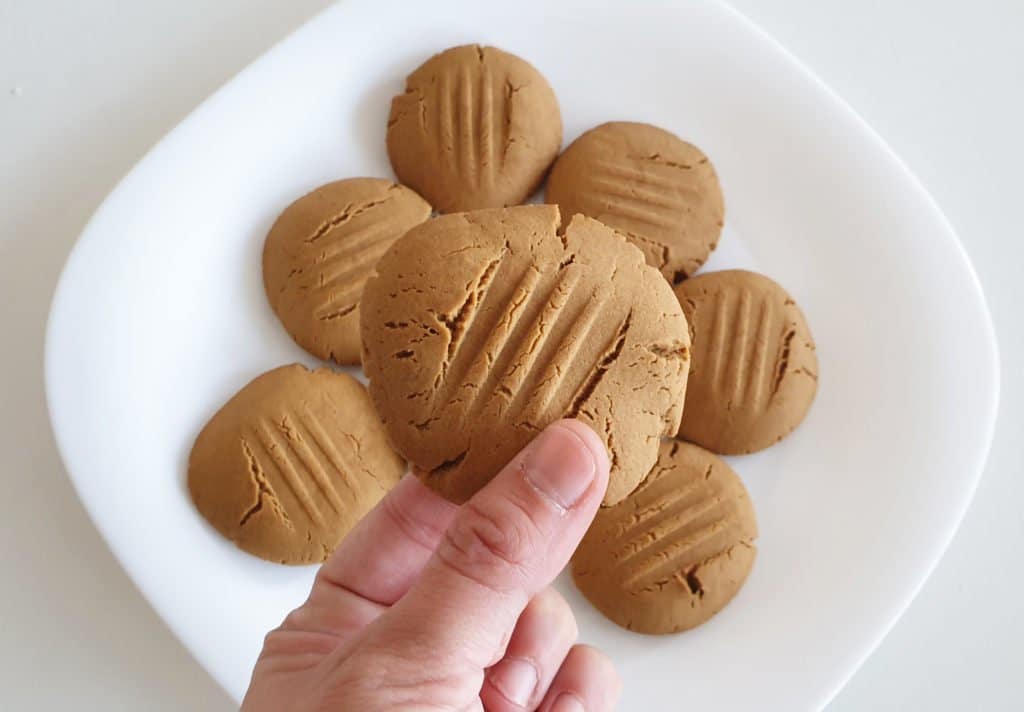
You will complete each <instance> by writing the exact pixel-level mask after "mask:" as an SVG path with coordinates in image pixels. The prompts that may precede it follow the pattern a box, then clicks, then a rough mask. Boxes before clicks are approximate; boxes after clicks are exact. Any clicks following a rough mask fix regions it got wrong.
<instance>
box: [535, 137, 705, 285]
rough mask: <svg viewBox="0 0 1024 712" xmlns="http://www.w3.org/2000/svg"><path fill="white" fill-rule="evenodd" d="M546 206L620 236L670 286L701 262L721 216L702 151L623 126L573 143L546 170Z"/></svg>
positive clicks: (674, 138) (695, 269)
mask: <svg viewBox="0 0 1024 712" xmlns="http://www.w3.org/2000/svg"><path fill="white" fill-rule="evenodd" d="M546 200H547V202H549V203H556V204H557V205H559V206H560V207H561V209H562V212H563V213H564V214H566V215H572V214H573V213H583V214H584V215H589V216H590V217H592V218H595V219H596V220H600V221H601V222H603V223H604V224H605V225H609V226H611V227H613V228H615V229H616V230H618V231H620V232H622V233H625V235H626V236H627V237H628V238H629V240H630V241H631V242H632V243H633V244H634V245H636V246H637V247H639V248H640V249H641V250H642V251H643V253H644V257H646V258H647V264H649V265H651V266H653V267H657V268H658V269H659V270H661V273H662V274H663V275H665V278H666V279H668V280H669V281H670V282H672V283H674V284H675V283H678V282H681V281H682V280H684V279H686V278H687V277H689V276H690V275H691V274H693V273H694V272H696V271H697V269H698V268H699V267H700V266H701V265H702V264H704V261H705V260H707V258H708V255H710V254H711V251H712V250H714V249H715V246H716V245H717V244H718V238H719V236H720V235H721V233H722V224H723V221H724V215H725V208H724V206H723V203H722V189H721V187H720V186H719V184H718V176H717V175H715V169H714V167H713V166H712V165H711V162H710V161H709V160H708V159H707V156H705V155H704V154H703V153H701V151H700V149H698V148H697V147H696V146H693V145H692V144H689V143H686V142H685V141H683V140H681V139H679V138H678V137H677V136H676V135H675V134H671V133H669V132H668V131H665V130H664V129H659V128H657V127H656V126H651V125H650V124H638V123H629V122H625V121H615V122H611V123H607V124H601V125H600V126H598V127H596V128H593V129H591V130H590V131H587V132H586V133H585V134H583V135H582V136H580V137H579V138H578V139H576V140H575V141H573V143H572V145H571V146H569V148H567V149H565V152H564V153H563V154H562V155H561V156H559V157H558V160H557V161H556V162H555V165H554V167H553V168H552V169H551V177H550V178H549V180H548V186H547V193H546Z"/></svg>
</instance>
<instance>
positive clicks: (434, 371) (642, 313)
mask: <svg viewBox="0 0 1024 712" xmlns="http://www.w3.org/2000/svg"><path fill="white" fill-rule="evenodd" d="M559 226H560V218H559V213H558V208H557V207H555V206H552V205H536V206H522V207H517V208H508V209H503V210H502V209H499V210H483V211H478V212H472V213H459V214H456V215H448V216H443V217H440V218H436V219H434V220H431V221H429V222H427V223H424V224H423V225H419V226H418V227H415V228H413V229H412V230H410V231H409V232H408V233H407V234H406V235H405V237H403V238H402V239H401V240H399V241H398V242H396V243H395V245H394V246H393V247H392V248H391V250H389V251H388V253H387V254H386V255H385V256H384V257H383V258H382V259H381V261H380V262H379V263H378V265H377V276H375V277H373V278H371V279H370V281H369V282H367V284H366V290H365V292H364V293H363V317H362V335H363V347H364V349H365V351H364V353H363V367H364V369H365V371H366V374H367V376H368V377H369V379H370V394H371V395H372V396H373V398H374V401H375V402H376V404H377V409H378V411H379V412H380V413H381V415H382V417H383V418H384V421H385V423H386V424H387V427H388V434H389V435H390V437H391V442H392V443H393V444H394V445H395V447H396V448H397V449H398V451H399V452H400V453H402V455H404V456H405V457H406V458H407V459H408V460H409V461H410V462H411V464H412V465H413V470H414V471H415V472H417V474H419V475H420V477H422V478H423V479H424V481H425V482H426V483H427V484H428V485H429V486H430V487H432V488H433V489H434V490H436V491H437V492H439V493H441V494H442V495H443V496H445V497H447V498H448V499H450V500H452V501H454V502H463V501H465V500H466V499H467V498H469V497H470V496H471V495H472V494H473V493H474V492H476V491H477V490H478V489H479V488H480V487H482V486H483V485H484V484H486V483H487V482H488V481H489V480H490V479H491V478H492V477H493V476H494V475H495V474H496V473H497V472H498V471H499V470H500V469H501V468H502V467H503V466H504V465H505V464H506V463H507V462H508V461H509V460H510V459H511V458H512V456H513V455H515V453H516V452H518V451H519V450H520V449H521V448H522V447H523V446H524V445H526V444H527V443H528V442H529V441H530V440H531V439H532V438H533V437H534V436H535V435H536V434H537V433H538V432H539V431H540V430H542V429H543V428H544V427H545V426H547V425H548V424H549V423H551V422H553V421H555V420H558V419H559V418H563V417H575V418H579V419H580V420H582V421H583V422H585V423H587V424H588V425H590V426H591V427H593V428H594V430H595V431H596V432H597V433H598V435H600V436H601V437H602V438H603V440H604V443H605V445H606V446H607V447H608V449H609V451H610V455H611V481H610V484H609V486H608V491H607V494H606V495H605V502H607V503H614V502H618V501H619V500H621V499H622V498H623V497H625V496H626V495H627V494H629V493H630V492H631V491H632V490H633V489H634V488H635V487H636V486H637V484H639V482H640V481H641V480H642V479H643V477H644V475H645V474H647V472H648V471H649V470H650V468H651V465H653V464H654V461H655V459H656V458H657V453H658V441H659V436H660V435H662V434H666V433H668V434H671V433H675V432H676V430H677V428H678V426H677V425H675V423H677V422H678V421H679V417H680V413H681V406H682V403H683V393H684V392H685V390H686V376H687V372H688V369H689V336H688V333H687V329H686V321H685V319H684V318H683V314H682V310H681V309H680V307H679V303H678V301H676V299H675V296H674V295H673V294H672V289H671V287H670V286H669V285H668V283H667V282H665V280H663V279H662V278H661V275H659V274H658V272H657V270H654V269H652V268H651V267H649V266H647V265H646V264H645V263H644V260H643V255H641V254H640V251H639V250H637V249H636V248H634V247H633V246H631V245H629V244H628V243H627V242H626V241H625V240H624V239H623V238H622V236H621V235H619V234H617V233H616V232H615V231H613V230H611V229H610V228H608V227H605V226H604V225H602V224H601V223H599V222H597V221H595V220H591V219H589V218H585V217H583V216H582V215H577V216H576V217H574V218H573V219H572V222H571V223H570V224H569V226H568V228H567V229H566V230H565V232H564V233H563V234H561V235H559V234H558V233H557V230H558V228H559Z"/></svg>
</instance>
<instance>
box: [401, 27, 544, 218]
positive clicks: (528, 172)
mask: <svg viewBox="0 0 1024 712" xmlns="http://www.w3.org/2000/svg"><path fill="white" fill-rule="evenodd" d="M387 143H388V156H389V157H390V158H391V166H392V167H393V168H394V169H395V174H396V175H397V176H398V179H399V180H400V181H402V182H403V183H405V184H406V185H409V186H412V187H413V188H415V189H416V190H417V191H419V192H420V193H421V194H422V195H423V196H424V197H425V198H426V199H427V200H429V201H430V202H431V203H432V204H433V205H434V207H435V208H437V209H438V210H440V211H441V212H445V213H452V212H457V211H461V210H477V209H480V208H500V207H503V206H506V205H518V204H519V203H522V202H524V201H525V200H526V199H527V198H528V197H529V196H530V195H531V194H532V193H533V192H534V191H535V190H537V188H538V187H539V186H540V183H541V181H542V180H543V178H544V175H545V174H546V173H547V171H548V168H550V167H551V163H552V161H554V160H555V157H556V156H557V155H558V149H559V148H560V147H561V145H562V116H561V113H560V112H559V109H558V100H557V99H556V98H555V93H554V92H553V91H552V90H551V86H550V85H549V84H548V82H547V80H546V79H544V77H543V76H541V74H540V72H538V71H537V70H536V69H534V67H533V66H532V65H531V64H529V63H528V62H526V61H525V60H523V59H520V58H519V57H517V56H515V55H514V54H509V53H508V52H502V51H501V50H500V49H497V48H495V47H481V46H479V45H464V46H462V47H453V48H451V49H447V50H445V51H444V52H441V53H440V54H435V55H434V56H433V57H431V58H430V59H428V60H427V61H426V62H425V63H424V64H423V65H421V66H420V68H419V69H417V70H416V71H415V72H413V73H412V74H410V75H409V76H408V78H407V79H406V81H405V93H404V94H399V95H398V96H396V97H395V98H394V99H392V101H391V116H390V117H389V119H388V136H387Z"/></svg>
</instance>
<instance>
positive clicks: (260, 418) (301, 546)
mask: <svg viewBox="0 0 1024 712" xmlns="http://www.w3.org/2000/svg"><path fill="white" fill-rule="evenodd" d="M403 472H405V463H404V462H402V460H401V458H399V457H398V455H396V454H395V453H394V451H392V450H391V448H390V447H389V446H388V444H387V436H386V434H385V432H384V426H383V425H382V424H381V422H380V419H379V418H378V417H377V413H376V411H374V409H373V403H372V402H371V400H370V396H369V395H368V394H367V393H366V389H365V388H363V386H362V384H360V383H359V381H357V380H355V379H354V378H352V377H351V376H349V375H347V374H344V373H335V372H334V371H331V370H329V369H325V368H321V369H317V370H316V371H308V370H306V368H304V367H303V366H300V365H298V364H293V365H291V366H282V367H280V368H275V369H274V370H272V371H268V372H267V373H264V374H263V375H262V376H259V377H257V378H256V379H254V380H253V381H252V382H250V383H249V384H248V385H247V386H245V388H243V389H242V390H240V391H239V392H238V393H237V394H235V395H234V397H232V398H231V400H229V401H228V402H227V403H226V404H225V405H224V407H222V408H221V409H220V410H219V411H217V413H216V414H215V415H214V416H213V417H212V418H211V419H210V422H208V423H207V424H206V426H205V427H204V428H203V430H202V432H201V433H199V437H198V438H196V442H195V445H193V447H192V453H191V455H189V460H188V489H189V492H190V493H191V494H192V501H193V502H195V505H196V509H198V510H199V512H200V514H202V515H203V516H204V517H205V518H206V519H207V521H209V522H210V524H212V525H213V526H214V528H215V529H217V531H219V532H220V533H221V534H223V535H224V536H225V537H227V538H228V539H230V540H231V541H233V542H235V544H237V545H238V547H239V548H241V549H243V550H245V551H247V552H249V553H250V554H255V555H256V556H259V557H260V558H262V559H267V560H268V561H277V562H280V563H282V564H308V563H313V562H318V561H323V560H324V559H326V558H327V556H328V554H330V553H331V552H332V551H333V550H334V547H335V546H337V545H338V543H339V542H340V541H341V540H342V538H343V537H344V536H345V535H346V534H347V533H348V531H349V530H350V529H351V528H352V527H353V526H354V525H355V524H356V522H358V521H359V520H360V519H361V518H362V517H363V515H364V514H366V513H367V512H368V511H369V510H370V509H371V508H373V506H374V505H376V504H377V502H378V501H379V500H380V498H381V497H383V496H384V494H385V493H386V492H387V491H388V490H389V489H391V487H393V486H394V485H395V484H397V483H398V480H399V479H400V478H401V476H402V473H403Z"/></svg>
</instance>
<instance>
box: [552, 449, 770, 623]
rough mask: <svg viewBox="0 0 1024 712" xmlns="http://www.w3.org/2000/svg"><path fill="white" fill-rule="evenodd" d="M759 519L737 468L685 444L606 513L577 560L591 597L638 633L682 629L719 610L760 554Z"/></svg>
mask: <svg viewBox="0 0 1024 712" xmlns="http://www.w3.org/2000/svg"><path fill="white" fill-rule="evenodd" d="M756 538H757V520H756V518H755V516H754V508H753V505H752V504H751V502H750V497H749V496H748V494H747V490H746V488H744V486H743V483H742V482H741V481H740V478H739V477H737V476H736V473H735V472H733V471H732V469H730V467H729V466H728V465H727V464H725V462H723V461H722V460H721V459H719V458H718V457H716V456H715V455H713V454H711V453H710V452H708V451H707V450H704V449H702V448H699V447H697V446H696V445H691V444H689V443H682V442H678V441H673V442H665V443H664V444H663V445H662V446H661V452H660V454H659V457H658V463H657V465H655V467H654V469H653V470H651V472H650V474H649V475H647V478H646V479H645V480H644V481H643V483H642V484H641V485H640V487H638V488H637V490H636V491H635V492H633V493H632V494H631V495H629V497H627V498H626V499H625V500H624V501H622V502H620V503H619V504H617V505H615V506H614V507H605V508H602V509H600V510H599V511H598V513H597V516H596V517H595V518H594V523H593V524H592V525H591V527H590V529H589V531H587V534H586V536H585V537H584V538H583V541H582V542H581V543H580V546H579V548H578V549H577V550H576V553H575V554H574V555H573V559H572V577H573V580H574V581H575V582H576V586H577V587H578V588H579V589H580V591H581V592H582V593H583V595H584V596H585V597H586V598H587V599H588V600H589V601H590V602H591V603H593V604H594V606H595V607H596V608H597V609H598V610H599V611H601V613H603V614H604V615H605V616H607V617H608V618H609V619H611V620H612V621H614V622H615V623H618V624H619V625H621V626H622V627H624V628H628V629H629V630H633V631H636V632H638V633H675V632H678V631H683V630H688V629H690V628H693V627H695V626H698V625H700V624H701V623H703V622H704V621H706V620H708V619H709V618H711V616H713V615H715V614H716V613H718V611H720V610H722V608H723V607H724V606H725V605H726V604H727V603H728V602H729V601H730V600H732V598H733V596H735V595H736V592H737V591H739V589H740V587H742V586H743V583H744V581H745V580H746V578H747V574H749V573H750V569H751V567H752V566H753V565H754V557H755V555H756V553H757V551H756V549H755V548H754V544H753V542H754V539H756Z"/></svg>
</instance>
